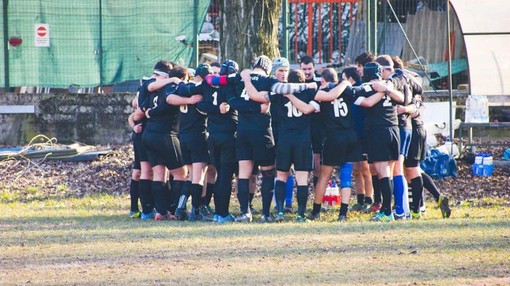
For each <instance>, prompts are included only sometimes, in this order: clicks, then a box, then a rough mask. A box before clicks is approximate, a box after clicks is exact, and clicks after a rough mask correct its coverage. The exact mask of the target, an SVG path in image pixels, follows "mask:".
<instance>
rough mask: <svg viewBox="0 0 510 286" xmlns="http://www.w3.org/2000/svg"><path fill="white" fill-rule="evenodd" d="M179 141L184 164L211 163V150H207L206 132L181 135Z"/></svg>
mask: <svg viewBox="0 0 510 286" xmlns="http://www.w3.org/2000/svg"><path fill="white" fill-rule="evenodd" d="M179 141H180V144H181V153H182V163H183V164H184V165H189V164H192V163H209V151H208V150H207V142H206V139H205V134H203V133H200V134H193V135H186V136H180V137H179Z"/></svg>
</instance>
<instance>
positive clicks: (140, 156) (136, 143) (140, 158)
mask: <svg viewBox="0 0 510 286" xmlns="http://www.w3.org/2000/svg"><path fill="white" fill-rule="evenodd" d="M142 136H143V133H134V132H133V136H132V140H133V153H134V154H135V161H134V163H133V169H136V170H140V169H141V167H140V162H149V157H148V156H147V151H146V150H145V147H144V146H143V142H142Z"/></svg>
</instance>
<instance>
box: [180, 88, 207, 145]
mask: <svg viewBox="0 0 510 286" xmlns="http://www.w3.org/2000/svg"><path fill="white" fill-rule="evenodd" d="M187 87H188V91H187V95H188V96H191V95H194V94H201V95H202V96H204V97H205V96H207V95H208V94H209V93H212V92H213V89H212V87H210V86H209V85H207V84H203V83H199V84H195V83H188V84H187ZM205 120H206V116H205V115H204V114H203V113H202V112H200V111H199V110H198V109H197V106H196V105H195V104H185V105H181V106H179V136H181V138H182V136H188V135H191V134H200V133H205Z"/></svg>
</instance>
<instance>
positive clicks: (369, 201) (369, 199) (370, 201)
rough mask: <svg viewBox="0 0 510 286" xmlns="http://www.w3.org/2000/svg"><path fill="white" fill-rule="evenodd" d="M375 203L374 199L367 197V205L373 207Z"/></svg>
mask: <svg viewBox="0 0 510 286" xmlns="http://www.w3.org/2000/svg"><path fill="white" fill-rule="evenodd" d="M373 203H374V201H373V200H372V197H365V204H366V205H371V204H373Z"/></svg>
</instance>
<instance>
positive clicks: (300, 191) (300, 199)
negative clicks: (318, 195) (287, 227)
mask: <svg viewBox="0 0 510 286" xmlns="http://www.w3.org/2000/svg"><path fill="white" fill-rule="evenodd" d="M296 197H297V203H298V215H299V216H301V217H304V216H305V213H306V202H307V201H308V186H298V187H297V193H296Z"/></svg>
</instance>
